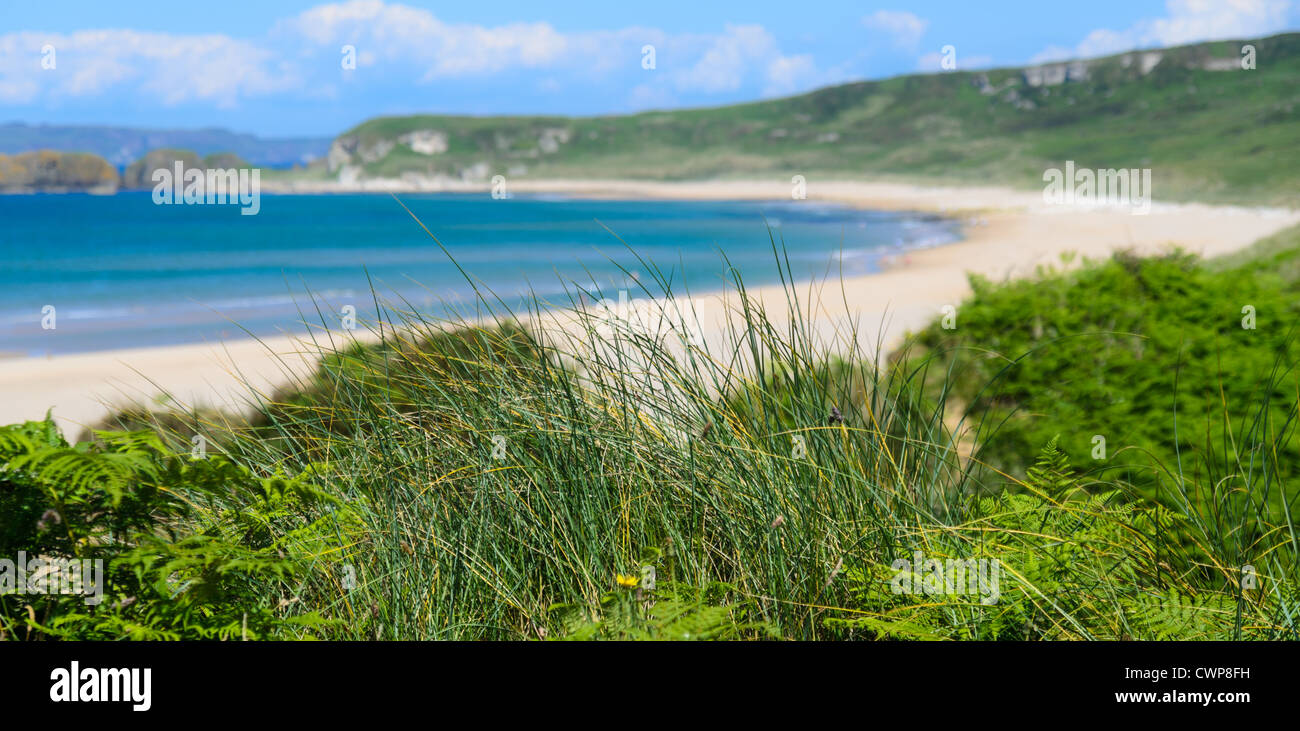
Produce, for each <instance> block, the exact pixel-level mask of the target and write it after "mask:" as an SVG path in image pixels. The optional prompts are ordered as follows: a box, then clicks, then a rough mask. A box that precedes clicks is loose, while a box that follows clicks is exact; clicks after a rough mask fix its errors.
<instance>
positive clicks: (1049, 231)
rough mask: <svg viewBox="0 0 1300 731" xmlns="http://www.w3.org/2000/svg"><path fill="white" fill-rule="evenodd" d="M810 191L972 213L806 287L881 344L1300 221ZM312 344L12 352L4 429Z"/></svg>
mask: <svg viewBox="0 0 1300 731" xmlns="http://www.w3.org/2000/svg"><path fill="white" fill-rule="evenodd" d="M512 187H513V190H515V191H518V192H528V193H554V194H561V195H566V196H572V197H578V198H587V197H627V198H634V199H635V198H643V199H644V198H653V199H681V200H728V199H735V200H755V199H769V200H770V199H781V198H785V197H788V196H789V195H790V185H789V184H788V183H785V182H783V181H780V180H777V181H772V182H754V181H713V182H683V183H660V182H640V181H597V180H592V181H577V180H558V181H518V182H514V183H512ZM477 190H480V191H481V190H485V188H484V187H483V186H479V187H477ZM283 192H300V193H307V192H356V191H341V190H340V191H328V190H323V189H322V190H315V191H313V190H302V189H299V190H284V191H283ZM375 192H384V191H382V190H376V191H375ZM408 192H414V191H408ZM420 192H425V191H420ZM427 192H433V191H427ZM807 194H808V195H807V199H808V200H810V201H816V202H831V203H842V204H847V205H851V206H854V207H858V208H867V209H876V210H889V211H918V212H928V213H936V214H942V215H947V216H953V217H958V218H961V219H963V221H962V222H963V231H962V233H963V238H962V239H961V240H960V241H956V242H953V243H948V244H944V245H942V246H936V247H929V248H921V249H915V250H911V251H909V252H907V253H906V255H905V256H904V257H903V258H902V259H901V260H900V261H898V262H897V264H896V266H894V267H893V268H891V269H889V270H887V271H883V272H879V273H875V274H866V275H861V276H855V277H851V278H846V279H844V280H843V281H842V282H840V281H828V282H827V281H823V282H804V283H799V285H798V286H799V288H800V291H801V300H802V301H803V302H804V303H805V309H806V311H805V313H804V315H805V316H806V317H808V318H810V319H811V320H812V321H814V322H816V323H817V324H818V326H819V328H823V327H824V328H825V331H826V335H827V337H833V334H834V330H835V328H836V322H838V321H842V320H843V319H844V318H845V316H849V317H851V318H853V319H854V320H856V321H857V322H858V323H859V326H860V328H861V331H860V336H861V338H862V339H863V341H864V342H862V343H861V345H862V346H863V347H864V349H865V350H867V351H868V352H872V351H874V350H875V348H876V345H877V343H879V344H880V346H881V347H883V348H884V349H888V348H890V347H891V346H892V345H894V344H895V343H897V342H898V340H899V339H900V338H901V337H902V335H903V334H904V333H905V332H906V331H907V330H915V329H918V328H920V327H921V326H923V325H925V324H926V323H928V322H929V321H930V320H931V319H933V318H934V317H935V316H937V315H938V314H939V312H940V310H941V308H943V307H944V306H945V305H953V306H956V305H958V304H959V303H960V302H961V300H962V299H964V298H965V297H966V296H967V295H968V294H969V293H970V289H969V285H968V276H969V275H970V274H978V275H981V276H985V277H989V278H991V279H994V280H1000V279H1004V278H1011V277H1018V276H1024V275H1026V274H1030V273H1032V272H1033V271H1034V269H1035V268H1037V267H1038V266H1042V265H1060V264H1061V258H1060V257H1061V255H1062V254H1063V253H1065V252H1074V253H1075V254H1078V255H1080V256H1083V257H1090V258H1101V257H1105V256H1109V255H1110V254H1111V253H1112V252H1114V251H1116V250H1118V249H1125V248H1127V249H1132V250H1134V251H1135V252H1136V253H1139V254H1155V253H1160V252H1161V251H1164V250H1167V249H1169V248H1171V247H1172V246H1178V247H1181V248H1182V249H1184V250H1186V251H1189V252H1192V253H1196V254H1199V255H1201V256H1204V257H1212V256H1218V255H1222V254H1227V253H1230V252H1232V251H1236V250H1239V249H1241V248H1244V247H1246V246H1248V245H1250V244H1251V243H1253V242H1254V241H1256V240H1258V239H1260V238H1262V237H1265V236H1268V235H1270V234H1272V233H1274V232H1276V231H1278V230H1280V229H1282V228H1285V227H1287V226H1291V225H1295V224H1297V223H1300V212H1297V211H1289V210H1279V209H1253V208H1242V207H1221V206H1209V205H1203V204H1160V203H1157V204H1154V205H1153V207H1152V210H1151V212H1150V214H1149V215H1142V216H1135V215H1132V214H1131V213H1130V212H1128V211H1127V210H1116V209H1106V208H1096V209H1077V208H1066V207H1061V206H1048V205H1046V204H1044V203H1043V201H1042V198H1041V196H1039V195H1038V194H1035V193H1027V192H1025V191H1018V190H1011V189H1005V188H993V187H988V188H984V187H979V188H948V187H924V186H917V185H904V184H896V183H865V182H825V183H818V182H816V181H810V182H809V183H808V188H807ZM805 291H806V292H807V296H806V297H804V296H803V294H802V292H805ZM749 294H750V296H751V297H753V298H755V299H756V300H758V301H759V302H762V303H764V304H766V305H768V310H769V312H770V313H773V314H776V313H782V312H784V311H785V308H784V307H783V306H781V307H777V306H775V305H776V304H777V303H781V304H782V305H783V304H784V303H785V301H786V299H785V291H784V290H783V289H782V287H781V286H780V285H776V286H766V287H760V288H756V289H751V290H749ZM692 300H693V301H692V304H693V305H694V307H695V308H696V311H697V312H698V313H700V316H701V321H702V324H703V325H704V327H705V328H706V335H707V334H708V331H709V329H710V328H711V329H713V330H714V332H716V330H717V329H718V328H720V327H722V324H721V323H723V322H725V320H726V318H727V316H728V315H727V313H728V308H729V304H728V295H727V294H725V293H712V294H704V295H699V296H696V297H693V298H692ZM846 308H847V311H846ZM307 350H309V349H308V348H304V347H303V346H302V345H301V344H300V341H299V340H298V339H297V338H292V337H286V336H279V337H273V338H266V339H263V340H261V341H258V340H252V339H243V340H232V341H229V342H226V343H220V344H214V343H202V344H192V345H179V346H165V347H151V348H135V349H129V350H110V351H98V352H92V353H80V354H70V355H60V356H53V357H48V358H40V357H37V358H21V359H13V360H6V361H0V394H2V395H3V398H0V424H8V423H13V422H16V421H23V420H27V419H40V418H43V417H44V415H45V412H46V410H47V409H49V408H51V407H52V408H53V409H54V416H55V419H56V421H57V422H58V423H59V425H60V426H61V427H63V428H64V430H65V432H66V433H68V436H69V437H75V436H76V433H77V432H78V431H79V429H80V428H81V427H83V426H86V425H89V424H93V423H94V422H96V421H98V420H99V419H101V418H103V416H104V415H106V414H107V413H108V411H109V408H110V406H111V405H121V404H124V403H128V402H131V401H136V402H149V401H152V400H154V398H155V397H156V396H157V395H158V393H160V392H162V391H166V392H168V393H170V394H171V395H172V396H173V397H174V398H175V399H176V400H177V401H180V402H183V403H188V404H193V405H198V404H202V405H211V406H226V407H238V406H240V405H241V404H242V403H243V402H244V400H246V399H247V395H248V386H247V385H245V382H246V383H247V384H249V385H251V386H252V387H254V388H257V389H259V390H262V391H264V392H267V391H269V390H270V389H273V388H274V387H275V386H276V385H279V384H280V383H283V382H285V381H286V380H287V379H288V378H289V377H290V374H300V373H304V372H307V371H308V370H309V369H310V368H312V367H313V365H314V364H313V361H311V360H310V359H309V358H307V357H304V353H305V352H306V351H307Z"/></svg>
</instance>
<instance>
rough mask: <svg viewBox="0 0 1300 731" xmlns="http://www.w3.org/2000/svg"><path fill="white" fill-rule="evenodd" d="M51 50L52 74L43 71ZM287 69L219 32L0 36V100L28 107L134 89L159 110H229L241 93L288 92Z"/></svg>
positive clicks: (290, 77)
mask: <svg viewBox="0 0 1300 731" xmlns="http://www.w3.org/2000/svg"><path fill="white" fill-rule="evenodd" d="M46 44H48V45H50V46H53V47H54V61H55V65H54V68H53V69H43V68H41V63H40V62H41V58H42V50H41V49H42V48H43V47H44V46H45V45H46ZM295 76H296V75H295V73H294V72H293V70H292V68H291V67H290V66H289V65H287V64H286V65H276V64H273V63H272V55H271V53H270V52H269V51H267V50H265V49H262V48H260V47H258V46H256V45H254V44H251V43H248V42H245V41H241V40H237V39H234V38H231V37H229V36H224V35H216V34H212V35H175V34H169V33H145V32H139V31H133V30H85V31H77V32H74V33H69V34H62V33H35V32H29V31H21V32H17V33H9V34H5V35H3V36H0V100H4V101H8V102H11V103H27V102H30V101H32V100H33V99H35V98H36V97H37V96H38V95H39V94H40V92H41V90H44V91H45V92H47V93H48V94H49V95H50V96H52V97H55V98H63V97H83V96H95V95H101V94H106V93H109V92H111V91H118V90H121V89H122V88H123V87H131V88H136V89H139V90H140V91H142V92H144V93H145V94H146V95H148V96H152V97H154V98H156V99H157V100H158V101H160V102H161V103H163V104H165V105H175V104H180V103H183V102H187V101H193V100H199V101H206V102H213V103H215V104H216V105H217V106H219V107H227V106H232V105H234V104H236V103H237V101H238V99H239V98H240V97H241V96H246V95H261V94H269V93H273V92H277V91H282V90H285V89H290V88H293V87H294V86H295V84H296V81H295Z"/></svg>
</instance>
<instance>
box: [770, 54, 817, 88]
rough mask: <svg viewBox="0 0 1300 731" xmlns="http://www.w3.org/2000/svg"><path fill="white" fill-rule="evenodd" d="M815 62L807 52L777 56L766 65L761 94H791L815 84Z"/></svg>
mask: <svg viewBox="0 0 1300 731" xmlns="http://www.w3.org/2000/svg"><path fill="white" fill-rule="evenodd" d="M817 79H818V73H817V64H816V63H814V62H813V57H812V56H811V55H809V54H806V53H805V54H800V55H797V56H778V57H776V58H774V59H772V61H771V62H770V63H768V65H767V81H766V84H765V85H764V86H763V96H781V95H783V94H793V93H795V92H798V91H802V90H804V89H807V88H809V87H810V86H813V85H816V84H817Z"/></svg>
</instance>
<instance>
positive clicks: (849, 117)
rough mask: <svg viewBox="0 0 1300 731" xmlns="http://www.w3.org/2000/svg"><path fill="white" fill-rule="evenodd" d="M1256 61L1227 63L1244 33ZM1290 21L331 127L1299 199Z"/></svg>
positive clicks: (593, 163) (430, 168)
mask: <svg viewBox="0 0 1300 731" xmlns="http://www.w3.org/2000/svg"><path fill="white" fill-rule="evenodd" d="M1243 44H1251V45H1253V46H1254V47H1255V49H1256V57H1255V61H1256V68H1254V69H1243V68H1242V63H1241V59H1242V56H1241V54H1242V46H1243ZM1297 102H1300V34H1296V33H1290V34H1285V35H1279V36H1274V37H1271V38H1265V39H1260V40H1251V41H1222V42H1213V43H1203V44H1197V45H1192V46H1184V47H1179V48H1171V49H1163V50H1154V51H1135V52H1131V53H1126V54H1120V55H1116V56H1110V57H1106V58H1100V59H1090V60H1086V61H1072V62H1062V63H1054V64H1046V65H1041V66H1036V67H1028V68H1004V69H995V70H990V71H980V72H970V71H955V72H947V73H938V74H922V75H910V76H901V77H896V78H892V79H886V80H882V81H865V82H859V83H852V84H845V85H841V86H835V87H830V88H826V89H821V90H818V91H814V92H811V93H808V94H803V95H800V96H795V97H790V98H785V99H774V100H769V101H762V102H756V103H751V104H741V105H735V106H727V107H718V108H710V109H686V110H675V111H664V112H645V113H641V114H634V115H626V116H604V117H583V118H570V117H452V116H408V117H384V118H377V119H372V120H370V121H367V122H365V123H363V124H361V125H359V126H358V127H356V128H354V129H352V130H349V131H348V132H346V133H344V134H343V135H341V136H340V137H339V138H338V139H336V140H335V141H334V144H333V146H332V148H331V152H330V156H329V160H328V163H325V162H321V163H320V167H319V168H318V170H317V173H318V174H323V173H325V172H326V170H328V173H329V174H330V175H331V176H339V175H342V176H344V177H351V176H358V175H359V176H362V177H399V176H402V175H408V176H409V175H420V176H426V177H431V178H438V177H443V178H452V179H458V180H474V181H482V180H486V179H488V178H490V177H491V176H492V175H497V174H501V175H507V176H510V177H523V176H526V177H534V178H557V177H558V178H562V177H599V178H612V177H619V178H643V179H699V178H714V177H753V176H755V175H774V176H782V177H788V176H790V175H793V174H803V175H827V176H835V177H839V178H845V177H850V176H862V175H866V174H870V175H872V176H873V177H876V178H882V177H885V178H899V179H927V180H932V179H935V178H943V179H944V180H946V181H950V182H953V183H973V182H980V183H1000V184H1006V185H1013V186H1018V187H1024V188H1038V187H1041V186H1042V184H1043V183H1042V174H1043V170H1044V168H1046V167H1057V166H1061V165H1062V164H1063V163H1064V161H1065V160H1074V161H1075V162H1076V164H1077V165H1079V166H1080V167H1091V168H1142V167H1149V168H1152V171H1153V180H1154V186H1155V195H1156V197H1157V198H1159V199H1165V200H1170V199H1173V200H1178V199H1200V200H1211V201H1220V202H1248V203H1271V204H1292V205H1300V184H1298V183H1300V110H1297Z"/></svg>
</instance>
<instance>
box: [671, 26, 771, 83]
mask: <svg viewBox="0 0 1300 731" xmlns="http://www.w3.org/2000/svg"><path fill="white" fill-rule="evenodd" d="M777 54H778V51H777V49H776V39H774V38H773V37H772V34H771V33H768V32H767V31H766V30H764V29H763V27H762V26H759V25H741V26H733V25H729V26H727V28H726V31H725V32H724V33H723V34H722V35H720V36H718V37H716V38H714V39H713V41H712V43H710V44H709V47H708V49H707V50H706V51H705V52H704V55H703V56H701V57H700V59H699V60H698V61H696V62H695V64H694V65H693V66H691V67H690V68H689V69H686V70H684V71H681V72H678V73H677V74H676V77H675V78H676V84H677V88H679V89H681V90H683V91H703V92H709V93H716V92H724V91H734V90H736V89H738V88H740V86H741V84H742V83H743V82H744V80H745V77H746V75H747V74H748V73H749V72H750V71H751V70H752V69H753V68H754V67H755V66H756V65H757V64H759V63H761V62H762V61H764V60H765V59H768V58H771V57H773V56H774V55H777Z"/></svg>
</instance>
